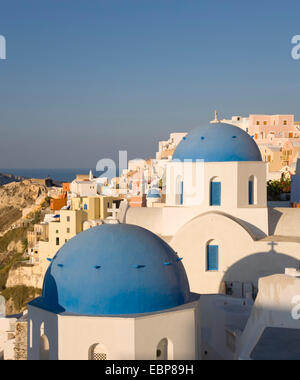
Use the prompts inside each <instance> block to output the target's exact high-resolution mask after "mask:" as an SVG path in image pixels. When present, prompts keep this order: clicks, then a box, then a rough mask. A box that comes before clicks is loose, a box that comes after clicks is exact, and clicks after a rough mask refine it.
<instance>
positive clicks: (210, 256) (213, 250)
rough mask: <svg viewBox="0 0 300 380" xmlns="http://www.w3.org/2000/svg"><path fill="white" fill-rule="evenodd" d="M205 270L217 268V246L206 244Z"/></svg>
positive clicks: (215, 269)
mask: <svg viewBox="0 0 300 380" xmlns="http://www.w3.org/2000/svg"><path fill="white" fill-rule="evenodd" d="M206 270H207V271H217V270H219V246H218V245H208V246H207V267H206Z"/></svg>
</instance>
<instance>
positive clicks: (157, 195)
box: [147, 188, 161, 198]
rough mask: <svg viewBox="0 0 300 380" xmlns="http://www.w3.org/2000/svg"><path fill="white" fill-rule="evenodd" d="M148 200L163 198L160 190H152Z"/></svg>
mask: <svg viewBox="0 0 300 380" xmlns="http://www.w3.org/2000/svg"><path fill="white" fill-rule="evenodd" d="M147 198H161V194H160V191H159V189H155V188H152V189H150V190H149V192H148V194H147Z"/></svg>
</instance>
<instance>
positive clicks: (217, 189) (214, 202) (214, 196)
mask: <svg viewBox="0 0 300 380" xmlns="http://www.w3.org/2000/svg"><path fill="white" fill-rule="evenodd" d="M210 205H211V206H221V182H211V184H210Z"/></svg>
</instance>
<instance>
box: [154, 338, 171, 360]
mask: <svg viewBox="0 0 300 380" xmlns="http://www.w3.org/2000/svg"><path fill="white" fill-rule="evenodd" d="M156 360H173V343H172V342H171V341H170V339H168V338H164V339H162V340H161V341H160V342H159V343H158V345H157V347H156Z"/></svg>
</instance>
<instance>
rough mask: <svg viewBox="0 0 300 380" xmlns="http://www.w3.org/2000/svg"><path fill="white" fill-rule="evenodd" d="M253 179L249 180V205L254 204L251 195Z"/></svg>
mask: <svg viewBox="0 0 300 380" xmlns="http://www.w3.org/2000/svg"><path fill="white" fill-rule="evenodd" d="M253 185H254V184H253V181H249V186H248V188H249V205H253V204H254V197H253V189H254V186H253Z"/></svg>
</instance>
